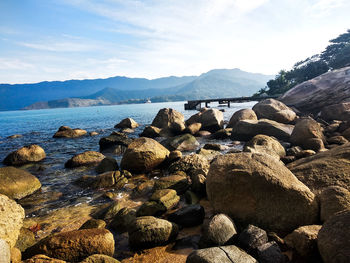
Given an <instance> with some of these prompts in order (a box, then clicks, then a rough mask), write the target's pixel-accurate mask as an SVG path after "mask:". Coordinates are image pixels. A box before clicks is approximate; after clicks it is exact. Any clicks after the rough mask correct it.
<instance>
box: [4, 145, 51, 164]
mask: <svg viewBox="0 0 350 263" xmlns="http://www.w3.org/2000/svg"><path fill="white" fill-rule="evenodd" d="M45 157H46V154H45V151H44V149H43V148H41V147H40V146H39V145H36V144H32V145H29V146H24V147H22V148H20V149H18V150H16V151H14V152H12V153H10V154H9V155H7V156H6V158H5V159H4V164H6V165H23V164H26V163H31V162H40V161H41V160H43V159H45Z"/></svg>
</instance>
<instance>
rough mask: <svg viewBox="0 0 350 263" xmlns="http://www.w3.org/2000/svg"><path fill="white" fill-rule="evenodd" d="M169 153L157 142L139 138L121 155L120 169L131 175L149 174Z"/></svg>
mask: <svg viewBox="0 0 350 263" xmlns="http://www.w3.org/2000/svg"><path fill="white" fill-rule="evenodd" d="M169 153H170V152H169V151H168V150H167V149H166V148H165V147H164V146H162V145H161V144H160V143H158V142H157V141H155V140H153V139H150V138H144V137H141V138H138V139H135V140H134V141H133V142H132V143H131V144H130V145H129V146H128V149H127V150H126V151H125V153H124V155H123V158H122V161H121V167H122V169H125V170H128V171H130V172H133V173H144V172H149V171H151V170H153V169H154V168H156V167H157V166H158V165H160V164H161V163H162V162H163V161H164V160H165V159H166V158H167V157H168V155H169Z"/></svg>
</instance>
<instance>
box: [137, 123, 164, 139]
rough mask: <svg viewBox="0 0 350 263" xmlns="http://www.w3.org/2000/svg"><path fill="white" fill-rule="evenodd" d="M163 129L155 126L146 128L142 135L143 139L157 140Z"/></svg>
mask: <svg viewBox="0 0 350 263" xmlns="http://www.w3.org/2000/svg"><path fill="white" fill-rule="evenodd" d="M160 134H161V129H159V128H157V127H154V126H146V127H145V129H144V130H143V132H142V133H141V134H140V136H141V137H148V138H157V137H160V136H161V135H160Z"/></svg>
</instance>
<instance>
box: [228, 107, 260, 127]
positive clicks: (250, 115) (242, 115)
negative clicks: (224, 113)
mask: <svg viewBox="0 0 350 263" xmlns="http://www.w3.org/2000/svg"><path fill="white" fill-rule="evenodd" d="M241 120H255V121H257V120H258V117H257V116H256V114H255V112H254V111H253V110H251V109H242V110H239V111H236V112H235V113H234V114H233V115H232V117H231V119H230V121H229V123H228V125H227V126H226V128H233V127H234V126H235V125H236V124H237V122H239V121H241Z"/></svg>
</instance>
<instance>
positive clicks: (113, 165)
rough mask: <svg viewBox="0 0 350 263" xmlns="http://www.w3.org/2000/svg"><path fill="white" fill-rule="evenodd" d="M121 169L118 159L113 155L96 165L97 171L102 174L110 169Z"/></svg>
mask: <svg viewBox="0 0 350 263" xmlns="http://www.w3.org/2000/svg"><path fill="white" fill-rule="evenodd" d="M118 169H119V166H118V163H117V160H116V159H114V158H112V157H106V158H104V159H103V160H102V161H101V162H100V163H99V164H98V166H97V167H96V172H97V173H99V174H101V173H105V172H110V171H116V170H118Z"/></svg>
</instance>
